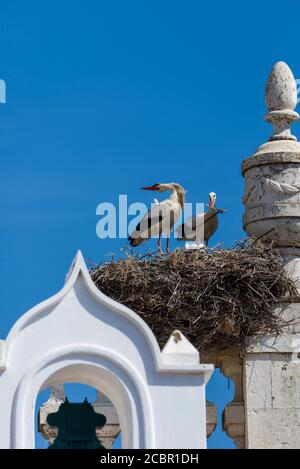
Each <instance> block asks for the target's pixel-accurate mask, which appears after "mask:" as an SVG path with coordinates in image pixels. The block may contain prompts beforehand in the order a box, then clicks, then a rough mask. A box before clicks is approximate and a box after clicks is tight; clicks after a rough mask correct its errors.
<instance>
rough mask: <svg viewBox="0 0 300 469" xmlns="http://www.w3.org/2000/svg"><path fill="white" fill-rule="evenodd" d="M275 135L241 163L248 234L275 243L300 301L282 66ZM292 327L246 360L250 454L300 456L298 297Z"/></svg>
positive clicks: (299, 178) (273, 107) (277, 73)
mask: <svg viewBox="0 0 300 469" xmlns="http://www.w3.org/2000/svg"><path fill="white" fill-rule="evenodd" d="M266 104H267V108H268V113H267V115H266V116H265V119H266V120H267V121H268V122H270V123H271V124H272V125H273V128H274V131H273V135H272V136H271V137H270V138H269V141H268V142H267V143H264V144H263V145H261V146H260V147H259V148H258V150H257V151H256V152H255V153H254V155H253V156H250V157H249V158H247V159H245V160H244V161H243V163H242V174H243V176H244V178H245V194H244V198H243V202H244V205H245V214H244V220H243V222H244V229H245V231H246V232H247V234H248V236H250V237H255V238H262V239H264V240H266V241H269V240H272V241H273V242H274V244H275V246H277V247H278V249H279V250H280V252H281V255H282V257H283V259H284V260H285V263H286V268H287V269H288V271H289V272H290V274H291V276H292V278H293V279H294V281H295V284H296V286H297V288H298V292H299V294H300V143H299V142H298V141H297V139H296V137H295V136H293V135H292V133H291V130H290V127H291V124H292V123H293V122H296V121H297V120H298V119H299V115H298V114H297V112H295V107H296V104H297V90H296V82H295V79H294V77H293V74H292V72H291V70H290V68H289V67H288V65H287V64H285V63H284V62H278V63H277V64H276V65H275V66H274V67H273V70H272V72H271V74H270V76H269V78H268V81H267V87H266ZM284 314H285V316H286V319H288V320H293V322H291V324H290V325H289V327H288V328H287V330H286V332H285V334H284V335H281V336H279V337H277V338H275V337H263V338H261V340H256V341H252V342H251V341H249V347H248V350H247V353H246V355H245V357H244V360H243V394H244V408H245V447H246V448H300V296H299V295H298V297H296V298H295V299H294V300H293V302H292V303H290V304H287V305H286V310H285V313H284Z"/></svg>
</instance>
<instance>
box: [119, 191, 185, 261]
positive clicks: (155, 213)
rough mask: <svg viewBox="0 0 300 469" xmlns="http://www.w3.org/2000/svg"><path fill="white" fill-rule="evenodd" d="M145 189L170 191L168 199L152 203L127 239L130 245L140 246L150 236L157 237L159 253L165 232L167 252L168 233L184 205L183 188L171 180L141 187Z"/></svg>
mask: <svg viewBox="0 0 300 469" xmlns="http://www.w3.org/2000/svg"><path fill="white" fill-rule="evenodd" d="M142 189H144V190H147V191H156V192H165V191H168V190H170V191H172V194H171V196H170V197H169V198H168V199H165V200H163V201H162V202H160V203H157V201H156V202H155V203H154V204H152V207H151V209H150V210H149V211H148V212H147V213H146V214H145V215H144V217H143V218H142V219H141V220H140V222H139V223H138V225H137V226H136V228H135V230H134V231H133V232H132V233H131V234H130V236H129V238H128V240H129V242H130V245H131V246H140V245H141V244H142V243H143V242H144V241H147V240H149V239H150V238H152V237H158V241H157V247H158V251H159V253H160V254H162V248H161V236H162V234H165V236H166V238H167V241H166V252H167V253H169V252H170V250H169V240H170V233H171V231H172V229H173V226H174V224H175V223H176V221H177V219H178V217H179V215H180V213H181V211H182V209H183V206H184V199H185V190H184V189H183V187H182V186H181V185H180V184H177V183H175V182H171V183H168V184H154V185H153V186H146V187H142Z"/></svg>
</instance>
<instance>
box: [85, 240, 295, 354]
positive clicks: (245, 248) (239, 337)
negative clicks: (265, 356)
mask: <svg viewBox="0 0 300 469" xmlns="http://www.w3.org/2000/svg"><path fill="white" fill-rule="evenodd" d="M90 274H91V277H92V279H93V281H94V283H95V285H96V286H97V287H98V288H99V290H101V291H102V292H103V293H105V294H106V295H108V296H109V297H111V298H113V299H114V300H117V301H119V302H120V303H123V304H124V305H126V306H128V307H129V308H131V309H132V310H133V311H135V312H136V313H137V314H139V315H140V316H141V317H142V318H143V319H144V321H146V323H147V324H148V325H149V326H150V328H151V329H152V330H153V332H154V334H155V336H156V338H157V340H158V342H159V344H160V345H161V346H162V345H164V344H165V343H166V341H167V339H168V338H169V336H170V334H171V333H172V332H173V331H174V330H175V329H179V330H180V331H181V332H182V333H183V334H184V335H185V336H186V337H187V338H188V339H189V340H190V341H191V342H192V343H193V344H194V346H195V347H196V348H197V349H198V350H201V349H202V350H206V351H207V350H209V351H212V350H220V349H222V348H227V347H229V346H231V345H238V346H240V347H241V348H242V347H243V346H244V343H245V338H246V337H248V336H258V335H261V334H274V335H277V334H280V333H281V332H282V330H283V328H284V326H285V324H286V323H285V322H284V320H283V318H282V316H281V314H278V308H277V311H276V312H275V311H274V309H275V307H276V306H279V305H282V303H283V301H285V302H287V301H288V298H289V297H293V296H296V295H297V291H296V288H295V286H294V283H293V282H292V280H291V279H290V278H289V277H288V275H287V273H286V271H285V269H284V264H283V261H282V259H281V257H280V255H279V253H278V251H277V250H276V249H275V248H273V247H272V246H270V245H266V244H259V243H251V242H246V243H240V244H238V245H236V246H234V247H233V248H232V249H213V250H209V251H204V250H195V251H183V250H176V251H175V252H174V253H172V254H170V255H168V256H163V257H162V256H157V255H156V254H147V255H144V256H142V257H140V256H133V255H132V254H131V253H129V252H127V253H126V255H125V257H123V258H120V259H119V260H118V261H117V262H115V261H114V259H112V260H111V261H110V262H109V263H103V264H100V265H99V266H95V265H94V266H92V267H91V270H90Z"/></svg>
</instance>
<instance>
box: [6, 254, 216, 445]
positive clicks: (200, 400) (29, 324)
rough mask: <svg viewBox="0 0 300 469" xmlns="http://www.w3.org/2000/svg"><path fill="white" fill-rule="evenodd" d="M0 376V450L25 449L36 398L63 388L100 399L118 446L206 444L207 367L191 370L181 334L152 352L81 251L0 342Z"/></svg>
mask: <svg viewBox="0 0 300 469" xmlns="http://www.w3.org/2000/svg"><path fill="white" fill-rule="evenodd" d="M1 369H2V371H0V373H1V374H0V406H1V407H0V413H1V415H0V418H1V426H0V447H1V448H33V447H34V424H33V422H34V408H35V402H36V397H37V395H38V393H39V392H40V391H41V390H42V389H43V388H45V387H48V386H51V385H54V384H58V383H62V382H81V383H85V384H88V385H91V386H93V387H95V388H98V389H101V390H102V391H103V392H104V393H105V394H106V395H107V396H108V397H109V399H110V400H111V401H112V403H113V404H114V406H115V408H116V410H117V412H118V415H119V419H120V424H121V429H122V438H123V442H122V443H123V447H124V448H204V447H206V416H205V384H206V382H207V380H208V379H209V377H210V375H211V373H212V370H213V367H212V366H211V365H200V364H199V354H198V352H197V351H196V349H195V348H194V347H193V346H192V345H191V344H190V343H189V342H188V341H187V340H186V339H185V338H184V337H183V336H182V335H181V340H179V341H178V335H176V340H175V338H174V337H173V336H171V337H170V339H169V341H168V343H167V345H166V346H165V348H164V350H163V351H162V352H161V351H160V349H159V346H158V344H157V341H156V339H155V337H154V335H153V333H152V331H151V330H150V329H149V327H148V326H147V325H146V323H145V322H144V321H143V320H142V319H141V318H140V317H139V316H138V315H137V314H135V313H134V312H133V311H131V310H130V309H128V308H126V307H125V306H123V305H121V304H119V303H117V302H115V301H113V300H112V299H110V298H108V297H107V296H105V295H103V294H102V293H101V292H99V290H98V289H97V288H96V287H95V285H94V284H93V282H92V280H91V278H90V276H89V273H88V270H87V268H86V266H85V263H84V260H83V257H82V255H81V253H80V252H79V253H78V254H77V256H76V258H75V260H74V262H73V264H72V266H71V269H70V272H69V274H68V276H67V279H66V283H65V286H64V288H63V289H62V290H61V291H60V292H59V293H57V294H56V295H54V296H53V297H52V298H50V299H48V300H46V301H44V302H42V303H41V304H39V305H37V306H36V307H34V308H33V309H31V310H30V311H29V312H28V313H26V314H25V315H24V316H22V317H21V318H20V319H19V321H17V323H16V324H15V325H14V327H13V328H12V330H11V332H10V333H9V335H8V337H7V339H6V341H2V342H0V370H1ZM3 403H5V406H4V405H2V404H3Z"/></svg>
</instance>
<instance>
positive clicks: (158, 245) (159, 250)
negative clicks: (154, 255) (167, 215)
mask: <svg viewBox="0 0 300 469" xmlns="http://www.w3.org/2000/svg"><path fill="white" fill-rule="evenodd" d="M160 236H161V235H159V237H158V241H157V248H158V253H159V254H162V253H163V252H162V248H161V240H160Z"/></svg>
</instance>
